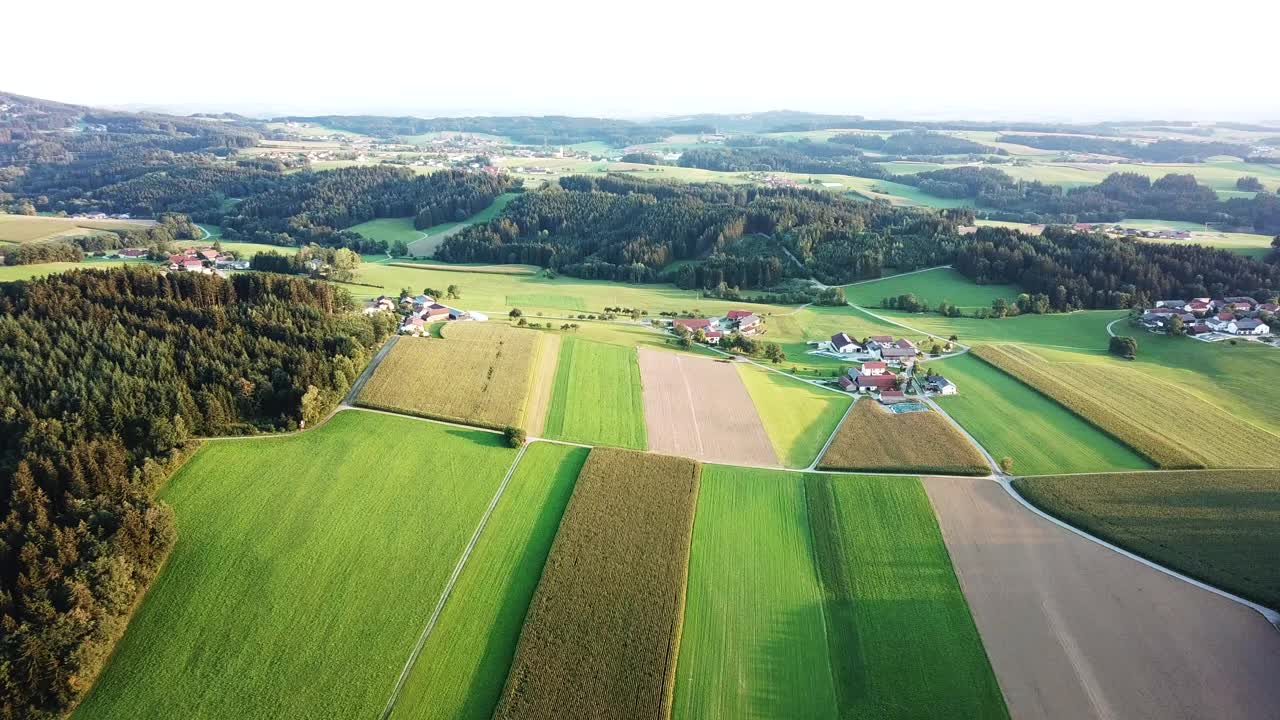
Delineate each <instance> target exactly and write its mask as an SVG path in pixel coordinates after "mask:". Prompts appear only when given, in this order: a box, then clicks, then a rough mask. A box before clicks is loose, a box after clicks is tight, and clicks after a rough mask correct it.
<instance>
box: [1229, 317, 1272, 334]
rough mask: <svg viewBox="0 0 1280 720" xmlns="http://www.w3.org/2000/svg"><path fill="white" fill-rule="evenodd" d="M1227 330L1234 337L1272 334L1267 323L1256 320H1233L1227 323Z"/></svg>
mask: <svg viewBox="0 0 1280 720" xmlns="http://www.w3.org/2000/svg"><path fill="white" fill-rule="evenodd" d="M1226 330H1227V332H1229V333H1231V334H1232V335H1266V334H1267V333H1269V332H1271V328H1270V327H1269V326H1268V325H1267V324H1266V323H1264V322H1262V321H1261V320H1257V319H1254V318H1246V319H1244V320H1232V321H1231V322H1229V323H1227V327H1226Z"/></svg>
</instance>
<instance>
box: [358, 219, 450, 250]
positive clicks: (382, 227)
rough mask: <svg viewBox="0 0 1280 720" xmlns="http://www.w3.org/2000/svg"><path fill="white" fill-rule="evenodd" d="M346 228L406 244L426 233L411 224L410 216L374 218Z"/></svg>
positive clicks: (370, 237) (380, 238) (367, 235)
mask: <svg viewBox="0 0 1280 720" xmlns="http://www.w3.org/2000/svg"><path fill="white" fill-rule="evenodd" d="M451 224H452V223H451ZM347 229H348V230H351V231H352V232H357V233H360V234H361V235H363V236H365V237H367V238H369V239H370V240H382V241H383V242H386V243H388V244H390V243H393V242H395V241H397V240H399V241H400V242H403V243H405V244H408V243H411V242H413V241H414V240H418V239H421V238H422V237H424V236H425V235H426V233H424V232H423V231H421V230H418V229H417V228H415V227H414V226H413V218H411V217H398V218H375V219H373V220H367V221H365V222H362V223H359V224H358V225H352V226H351V227H349V228H347Z"/></svg>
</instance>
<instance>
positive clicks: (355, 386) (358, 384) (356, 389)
mask: <svg viewBox="0 0 1280 720" xmlns="http://www.w3.org/2000/svg"><path fill="white" fill-rule="evenodd" d="M399 339H400V336H399V335H392V336H391V337H389V338H387V342H386V343H384V344H383V345H382V348H381V349H379V350H378V352H377V353H375V354H374V356H373V359H372V360H370V361H369V364H368V365H366V366H365V368H364V372H362V373H360V377H358V378H356V381H355V382H353V383H351V390H350V391H349V392H347V396H346V397H345V398H343V399H342V403H341V404H342V405H354V404H355V402H356V398H358V397H360V391H361V390H363V389H364V384H365V382H367V381H368V380H369V377H370V376H371V375H373V371H374V370H377V369H378V365H380V364H382V359H383V358H385V357H386V356H387V353H389V352H391V348H392V347H395V344H396V341H397V340H399Z"/></svg>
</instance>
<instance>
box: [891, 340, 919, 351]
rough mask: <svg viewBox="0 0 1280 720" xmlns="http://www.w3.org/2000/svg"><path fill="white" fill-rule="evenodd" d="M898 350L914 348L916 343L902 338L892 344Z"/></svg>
mask: <svg viewBox="0 0 1280 720" xmlns="http://www.w3.org/2000/svg"><path fill="white" fill-rule="evenodd" d="M893 346H894V347H896V348H898V349H899V350H915V349H916V344H915V343H913V342H911V341H910V340H908V339H906V338H902V339H901V340H898V341H897V342H895V343H894V344H893Z"/></svg>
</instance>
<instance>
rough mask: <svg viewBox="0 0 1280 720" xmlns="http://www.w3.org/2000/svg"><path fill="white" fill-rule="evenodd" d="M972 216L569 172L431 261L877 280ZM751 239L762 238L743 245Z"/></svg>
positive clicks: (944, 250) (706, 281)
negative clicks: (676, 265)
mask: <svg viewBox="0 0 1280 720" xmlns="http://www.w3.org/2000/svg"><path fill="white" fill-rule="evenodd" d="M966 221H972V214H970V213H968V212H967V211H963V210H962V211H956V212H945V213H933V212H924V211H918V210H909V209H903V208H894V207H890V206H887V205H883V204H878V203H867V202H859V201H856V200H849V199H844V198H840V197H837V196H835V195H833V194H831V193H826V192H821V191H816V190H799V189H786V188H764V187H755V186H727V185H721V184H717V183H700V184H696V185H694V184H682V183H671V182H657V181H643V180H635V179H632V178H628V177H623V176H618V175H609V176H606V177H587V176H570V177H565V178H561V179H560V182H559V184H558V185H556V186H552V187H549V188H546V189H542V190H538V191H534V192H527V193H525V194H524V195H523V196H521V197H519V198H516V200H514V201H513V202H512V203H511V204H509V205H507V207H506V208H505V209H504V211H503V212H502V214H500V215H499V216H498V217H497V218H495V219H494V220H492V221H490V222H488V223H486V224H483V225H475V226H472V227H469V228H466V229H465V230H463V231H461V232H459V233H457V234H456V235H453V236H451V237H449V238H448V239H447V240H445V242H444V243H443V244H442V245H441V247H440V248H439V250H437V253H436V257H437V258H439V259H441V260H446V261H450V262H498V263H529V264H534V265H542V266H544V267H549V268H552V269H553V270H556V271H558V272H563V273H565V274H567V275H572V276H575V277H582V278H598V279H609V280H622V281H625V282H652V281H654V280H656V279H658V278H659V277H660V271H661V269H662V268H663V267H664V266H666V265H668V264H670V263H672V262H674V261H677V260H702V261H703V262H701V263H695V264H690V265H688V266H687V269H682V270H680V271H679V273H678V274H677V276H676V277H675V278H674V279H675V281H676V282H677V284H680V285H682V286H684V287H703V288H713V287H716V286H718V285H719V284H720V283H721V282H725V283H726V284H728V285H731V286H737V287H739V288H742V289H745V288H760V287H768V286H770V285H772V284H774V283H776V282H777V281H778V280H781V279H782V278H785V277H788V276H802V277H809V276H816V277H817V278H818V279H819V280H822V281H823V282H828V283H840V282H850V281H852V280H856V279H862V278H869V277H878V276H879V274H880V271H881V269H882V268H883V267H886V266H892V267H897V268H900V269H904V268H906V269H909V268H915V267H923V266H926V265H930V264H938V263H939V262H942V261H945V259H946V258H949V257H950V256H951V254H952V253H954V251H955V249H956V248H957V247H958V246H959V244H960V243H961V242H962V241H961V240H960V237H959V236H958V235H957V234H956V232H955V227H956V225H957V222H966ZM748 236H760V237H762V238H763V239H764V240H766V241H767V242H759V241H758V240H753V241H747V242H744V238H747V237H748ZM783 250H785V251H786V252H789V253H790V254H791V255H792V256H793V257H794V260H792V259H790V258H787V257H786V254H785V253H784V252H783Z"/></svg>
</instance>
